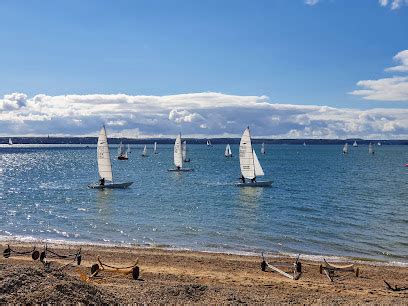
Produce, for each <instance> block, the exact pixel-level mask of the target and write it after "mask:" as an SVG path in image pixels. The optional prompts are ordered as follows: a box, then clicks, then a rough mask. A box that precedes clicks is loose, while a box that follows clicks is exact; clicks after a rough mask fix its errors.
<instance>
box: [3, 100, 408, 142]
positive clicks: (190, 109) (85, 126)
mask: <svg viewBox="0 0 408 306" xmlns="http://www.w3.org/2000/svg"><path fill="white" fill-rule="evenodd" d="M103 123H105V124H106V126H107V129H108V132H109V135H110V136H116V137H118V136H123V137H133V138H137V137H174V136H175V135H176V134H177V133H178V132H180V131H181V132H182V133H183V135H185V136H190V137H206V136H209V137H237V136H240V135H241V133H242V131H243V129H244V128H245V127H246V126H247V125H249V126H251V130H252V133H253V136H254V137H272V138H348V137H362V138H366V139H368V138H389V139H397V138H399V139H401V138H403V139H406V138H408V109H371V110H359V109H343V108H333V107H328V106H317V105H294V104H279V103H272V102H271V101H270V99H269V98H268V97H266V96H237V95H228V94H223V93H215V92H204V93H189V94H179V95H169V96H142V95H138V96H131V95H125V94H111V95H101V94H92V95H64V96H48V95H44V94H39V95H36V96H34V97H31V98H28V97H27V96H26V95H25V94H22V93H13V94H9V95H5V96H4V97H3V99H0V131H1V134H2V136H9V135H15V136H23V135H27V136H33V135H48V134H50V135H53V136H56V135H59V136H63V135H65V136H97V134H98V131H99V129H100V127H101V125H102V124H103Z"/></svg>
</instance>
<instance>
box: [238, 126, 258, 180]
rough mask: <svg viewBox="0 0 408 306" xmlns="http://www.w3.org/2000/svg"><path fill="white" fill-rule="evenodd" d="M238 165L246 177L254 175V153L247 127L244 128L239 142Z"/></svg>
mask: <svg viewBox="0 0 408 306" xmlns="http://www.w3.org/2000/svg"><path fill="white" fill-rule="evenodd" d="M239 165H240V168H241V173H242V175H243V176H244V177H245V178H246V179H253V178H254V177H255V165H254V154H253V150H252V143H251V135H250V133H249V127H248V128H246V129H245V131H244V133H243V134H242V137H241V141H240V143H239Z"/></svg>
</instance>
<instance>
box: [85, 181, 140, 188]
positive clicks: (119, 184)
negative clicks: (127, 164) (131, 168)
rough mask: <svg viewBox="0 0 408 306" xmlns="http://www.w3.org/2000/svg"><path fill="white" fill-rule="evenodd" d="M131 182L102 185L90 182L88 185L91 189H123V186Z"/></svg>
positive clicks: (126, 186)
mask: <svg viewBox="0 0 408 306" xmlns="http://www.w3.org/2000/svg"><path fill="white" fill-rule="evenodd" d="M132 184H133V182H127V183H115V184H105V185H103V186H101V185H99V184H92V185H89V186H88V187H89V188H91V189H125V188H128V187H129V186H130V185H132Z"/></svg>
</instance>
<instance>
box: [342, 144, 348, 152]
mask: <svg viewBox="0 0 408 306" xmlns="http://www.w3.org/2000/svg"><path fill="white" fill-rule="evenodd" d="M343 153H348V143H346V144H345V145H344V147H343Z"/></svg>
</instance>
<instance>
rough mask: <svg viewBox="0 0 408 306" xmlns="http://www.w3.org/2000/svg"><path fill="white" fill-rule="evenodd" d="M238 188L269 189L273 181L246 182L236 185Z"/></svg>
mask: <svg viewBox="0 0 408 306" xmlns="http://www.w3.org/2000/svg"><path fill="white" fill-rule="evenodd" d="M235 185H236V186H238V187H269V186H271V185H272V181H259V182H245V183H236V184H235Z"/></svg>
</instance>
